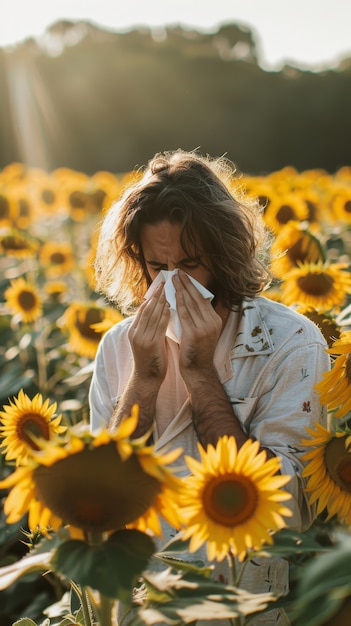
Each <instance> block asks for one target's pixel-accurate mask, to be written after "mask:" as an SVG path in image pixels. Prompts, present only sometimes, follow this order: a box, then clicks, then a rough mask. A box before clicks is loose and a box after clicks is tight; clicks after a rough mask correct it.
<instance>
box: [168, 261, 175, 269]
mask: <svg viewBox="0 0 351 626" xmlns="http://www.w3.org/2000/svg"><path fill="white" fill-rule="evenodd" d="M176 268H177V264H176V263H174V262H173V261H169V262H168V271H169V272H173V270H175V269H176Z"/></svg>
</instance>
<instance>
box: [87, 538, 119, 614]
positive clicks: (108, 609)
mask: <svg viewBox="0 0 351 626" xmlns="http://www.w3.org/2000/svg"><path fill="white" fill-rule="evenodd" d="M104 537H105V534H104V533H102V532H92V531H90V532H87V533H86V539H87V541H88V543H89V544H90V545H95V546H96V545H100V544H102V543H103V541H104ZM99 598H100V602H99V607H98V620H99V621H98V626H113V623H112V608H113V606H114V603H115V601H114V600H113V599H111V598H108V597H107V596H105V595H104V594H103V593H101V592H100V593H99ZM87 624H89V626H90V623H87ZM91 626H92V625H91Z"/></svg>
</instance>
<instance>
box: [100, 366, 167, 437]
mask: <svg viewBox="0 0 351 626" xmlns="http://www.w3.org/2000/svg"><path fill="white" fill-rule="evenodd" d="M159 388H160V383H159V382H158V381H156V380H155V379H151V380H147V381H146V380H140V378H139V377H138V376H136V375H134V374H133V375H132V376H131V378H130V380H129V382H128V385H127V387H126V389H125V391H124V392H123V394H122V395H121V397H120V399H119V401H118V404H117V406H116V408H115V410H114V412H113V414H112V417H111V419H110V423H109V429H110V430H114V429H115V428H117V426H118V424H119V423H120V421H121V420H122V419H123V417H126V416H128V415H130V413H131V409H132V406H133V405H134V404H137V405H138V406H139V420H138V424H137V427H136V429H135V431H134V433H133V434H132V437H133V438H134V439H135V438H138V437H142V436H143V435H145V433H147V432H148V430H150V429H151V427H152V425H153V422H154V418H155V407H156V399H157V394H158V391H159Z"/></svg>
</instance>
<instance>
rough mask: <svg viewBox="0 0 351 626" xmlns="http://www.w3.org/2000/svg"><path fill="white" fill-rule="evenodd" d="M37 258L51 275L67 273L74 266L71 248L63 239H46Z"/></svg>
mask: <svg viewBox="0 0 351 626" xmlns="http://www.w3.org/2000/svg"><path fill="white" fill-rule="evenodd" d="M39 258H40V262H41V263H42V265H43V266H44V268H45V269H46V271H47V274H48V276H51V277H54V276H55V277H56V276H62V275H63V274H68V273H69V272H71V271H72V270H73V269H74V267H75V258H74V253H73V248H72V246H71V244H70V243H68V242H65V241H57V242H51V241H47V242H46V243H44V245H43V246H42V248H41V250H40V254H39Z"/></svg>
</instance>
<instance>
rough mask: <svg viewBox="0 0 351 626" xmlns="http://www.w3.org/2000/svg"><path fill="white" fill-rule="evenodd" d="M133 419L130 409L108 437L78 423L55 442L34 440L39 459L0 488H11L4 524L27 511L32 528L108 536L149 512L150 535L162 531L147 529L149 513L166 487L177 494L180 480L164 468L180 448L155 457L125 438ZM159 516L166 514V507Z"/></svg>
mask: <svg viewBox="0 0 351 626" xmlns="http://www.w3.org/2000/svg"><path fill="white" fill-rule="evenodd" d="M137 421H138V408H137V406H134V407H133V409H132V414H131V416H130V417H127V418H125V419H124V420H122V422H121V424H120V425H119V427H118V428H117V429H116V430H115V431H114V432H113V433H111V432H108V431H107V430H101V431H100V432H99V433H97V434H95V435H93V434H92V433H91V432H90V430H89V428H88V426H86V425H83V424H78V425H76V426H73V427H72V428H71V429H69V430H67V432H66V434H65V435H64V436H62V437H60V438H57V439H56V441H54V440H52V441H45V440H43V439H41V440H39V439H38V440H37V442H38V447H39V448H40V450H39V452H37V454H36V456H35V457H34V456H33V458H31V459H30V460H29V463H28V465H27V466H24V467H19V468H18V469H17V470H16V471H15V472H14V473H13V474H11V475H10V476H9V477H7V478H5V480H3V481H1V482H0V489H8V488H10V487H11V488H12V489H11V491H10V493H9V494H8V496H7V499H6V501H5V506H4V511H5V514H6V515H7V516H8V518H7V521H8V523H15V522H16V521H19V520H20V519H21V518H22V516H23V515H25V514H26V513H27V512H28V513H29V519H28V525H29V528H30V529H36V528H40V529H43V530H45V528H47V526H48V525H51V526H52V527H53V528H54V529H57V528H58V527H59V526H60V525H63V524H68V525H70V526H73V527H74V528H78V529H81V530H82V531H84V532H89V531H91V532H109V531H112V530H117V529H119V528H122V527H124V526H125V525H126V524H132V523H133V522H136V521H137V520H138V519H141V518H142V516H143V515H144V514H146V515H147V520H148V522H149V524H150V525H149V526H148V530H150V531H151V532H159V524H158V523H157V524H156V527H155V528H153V527H152V525H151V523H152V521H153V519H154V518H153V516H152V515H151V514H150V512H149V509H150V506H152V505H153V504H154V505H155V504H157V496H158V495H160V496H161V494H162V489H163V488H164V487H168V488H169V489H172V490H173V491H174V495H175V492H176V490H177V489H178V488H179V487H178V486H179V484H180V480H179V479H177V477H176V476H175V475H174V474H172V472H171V470H170V469H169V468H168V467H167V466H168V465H169V464H170V463H172V462H174V461H175V460H176V458H178V456H179V455H180V453H181V450H180V449H179V450H173V451H172V452H170V453H168V454H162V453H160V452H159V453H156V452H155V450H154V447H153V446H145V440H146V437H147V436H148V435H147V436H146V437H144V438H142V439H139V440H132V439H130V435H131V434H132V432H133V431H134V430H135V427H136V424H137ZM158 504H159V503H158ZM161 509H162V511H161ZM159 510H160V511H161V512H162V514H165V516H167V511H166V507H165V505H164V504H163V505H162V506H161V505H160V504H159ZM170 519H171V520H173V510H172V512H171V515H170ZM173 521H174V520H173Z"/></svg>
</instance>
